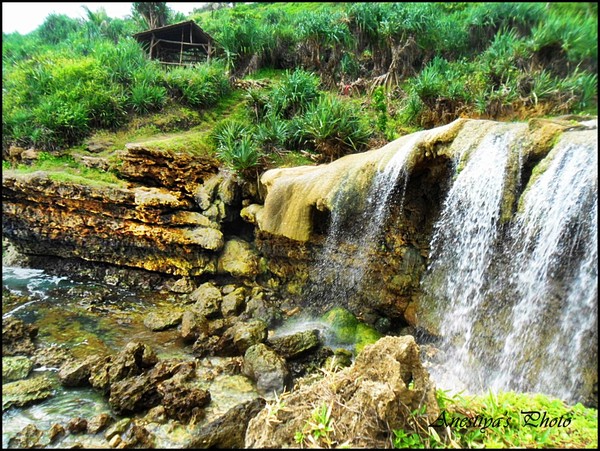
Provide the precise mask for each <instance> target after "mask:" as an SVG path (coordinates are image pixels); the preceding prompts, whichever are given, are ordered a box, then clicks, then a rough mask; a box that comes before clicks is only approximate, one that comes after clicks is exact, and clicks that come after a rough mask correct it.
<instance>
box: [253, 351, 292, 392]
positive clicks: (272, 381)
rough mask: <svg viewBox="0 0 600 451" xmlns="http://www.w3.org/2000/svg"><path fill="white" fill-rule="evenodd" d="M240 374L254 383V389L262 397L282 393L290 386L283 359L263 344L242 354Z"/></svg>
mask: <svg viewBox="0 0 600 451" xmlns="http://www.w3.org/2000/svg"><path fill="white" fill-rule="evenodd" d="M242 374H244V375H245V376H248V377H249V378H250V379H252V380H254V381H255V382H256V389H257V391H258V392H259V393H260V394H262V395H270V394H272V393H273V392H275V393H282V392H283V391H284V390H286V389H289V388H290V384H291V376H290V372H289V370H288V368H287V365H286V363H285V359H283V357H281V356H279V355H278V354H277V353H276V352H275V351H273V350H272V349H271V348H269V347H268V346H267V345H265V344H264V343H258V344H255V345H253V346H250V347H249V348H248V350H247V351H246V353H245V354H244V363H243V366H242Z"/></svg>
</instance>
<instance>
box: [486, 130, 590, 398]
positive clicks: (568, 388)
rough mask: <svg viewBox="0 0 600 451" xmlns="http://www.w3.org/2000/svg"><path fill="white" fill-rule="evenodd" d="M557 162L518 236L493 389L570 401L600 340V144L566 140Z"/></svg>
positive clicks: (535, 193)
mask: <svg viewBox="0 0 600 451" xmlns="http://www.w3.org/2000/svg"><path fill="white" fill-rule="evenodd" d="M551 157H553V158H552V161H551V163H550V165H549V167H548V168H547V169H546V171H545V172H544V173H543V174H541V175H540V176H539V178H538V179H537V180H535V182H534V183H533V184H532V185H531V187H530V189H529V190H528V191H527V192H526V194H525V196H524V200H523V205H522V208H521V212H520V213H519V214H518V215H517V217H516V220H515V222H514V225H513V227H512V230H511V235H512V236H511V238H512V240H511V241H512V243H513V245H512V246H511V247H510V249H509V252H510V254H511V255H512V259H511V260H510V262H511V265H510V271H509V272H508V273H509V274H510V277H511V281H510V282H511V283H510V285H509V286H511V287H514V290H515V293H516V297H515V299H516V303H515V304H514V306H513V308H512V313H511V315H510V323H511V324H512V330H511V332H510V334H509V335H508V337H507V338H506V341H505V344H504V347H503V349H502V352H501V354H499V356H498V363H499V368H500V369H501V371H500V372H498V373H497V375H496V376H495V377H494V379H493V380H492V385H493V386H495V387H509V386H511V385H514V386H516V387H519V388H524V389H528V390H534V391H543V392H550V393H553V394H555V395H557V396H561V397H562V398H565V399H569V398H571V397H572V393H576V392H577V391H578V389H579V387H578V384H579V383H580V379H581V377H582V375H581V374H580V368H581V363H582V362H586V361H588V359H589V358H590V357H591V356H590V353H589V343H593V342H594V341H596V340H597V332H596V331H597V327H596V326H597V297H598V272H597V268H598V235H597V231H598V186H597V184H598V171H597V164H598V147H597V142H596V143H592V142H588V143H572V142H569V141H568V140H566V139H563V140H561V141H560V142H559V143H558V144H557V145H556V147H555V149H554V154H553V155H551ZM565 295H566V296H565ZM548 331H551V333H548ZM531 350H535V353H536V354H538V355H540V361H541V362H542V365H543V368H538V367H536V366H535V360H534V359H532V358H531V356H530V355H528V354H529V353H531Z"/></svg>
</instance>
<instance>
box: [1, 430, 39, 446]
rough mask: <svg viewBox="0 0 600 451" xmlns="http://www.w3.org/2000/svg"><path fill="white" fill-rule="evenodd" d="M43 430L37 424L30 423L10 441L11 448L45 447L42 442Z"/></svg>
mask: <svg viewBox="0 0 600 451" xmlns="http://www.w3.org/2000/svg"><path fill="white" fill-rule="evenodd" d="M42 435H43V432H42V431H40V430H39V429H38V428H37V427H35V425H33V424H28V425H27V426H25V427H24V428H23V429H22V430H21V432H19V433H17V435H15V436H14V437H12V438H11V439H10V440H9V441H8V446H9V448H24V449H31V448H43V446H41V444H40V439H41V438H42Z"/></svg>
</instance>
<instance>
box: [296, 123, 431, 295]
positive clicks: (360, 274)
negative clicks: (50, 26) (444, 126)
mask: <svg viewBox="0 0 600 451" xmlns="http://www.w3.org/2000/svg"><path fill="white" fill-rule="evenodd" d="M424 135H425V132H417V133H413V134H411V135H409V136H406V137H405V138H403V139H402V141H401V143H400V146H399V148H398V149H397V150H396V151H395V153H394V154H393V156H392V157H391V158H390V159H389V161H388V162H387V164H385V166H383V167H379V168H378V170H377V171H376V173H375V176H374V178H373V182H372V184H371V186H370V188H369V192H368V194H367V196H366V198H365V201H364V205H363V206H361V207H362V208H357V207H358V206H357V205H349V203H350V202H351V201H350V200H349V199H348V193H347V190H346V186H344V185H342V186H341V187H340V189H339V190H338V191H337V193H336V195H335V197H334V201H333V206H334V208H332V211H331V221H330V225H329V230H328V233H327V238H326V240H325V244H324V246H323V251H322V252H321V253H320V255H319V257H318V259H317V262H316V263H315V265H314V269H313V271H312V280H311V281H310V284H309V288H308V298H309V299H311V300H312V302H318V303H320V304H322V303H324V302H325V303H328V304H331V306H334V305H346V304H347V300H348V299H349V298H351V297H353V296H357V295H359V294H360V291H361V284H362V281H363V278H364V276H365V273H366V271H367V269H368V267H369V265H368V264H366V263H365V262H366V259H368V254H369V252H370V251H371V250H372V249H373V247H374V246H375V244H376V243H377V240H378V236H379V235H380V234H381V231H382V229H383V226H384V224H385V222H386V219H387V218H388V213H389V207H390V202H391V198H392V193H393V192H394V190H395V188H396V186H398V185H400V186H401V193H400V206H402V203H403V202H404V193H405V190H406V183H407V181H408V175H409V174H408V172H407V170H406V164H407V162H408V160H409V158H410V156H411V153H412V152H413V151H414V149H415V148H416V144H417V143H418V142H419V141H420V140H421V139H422V138H423V136H424ZM380 166H381V165H380ZM349 212H350V213H349ZM344 245H349V246H351V248H352V254H353V259H352V260H353V261H352V262H349V261H348V260H347V257H346V255H347V254H345V253H341V254H340V249H341V248H342V247H343V246H344Z"/></svg>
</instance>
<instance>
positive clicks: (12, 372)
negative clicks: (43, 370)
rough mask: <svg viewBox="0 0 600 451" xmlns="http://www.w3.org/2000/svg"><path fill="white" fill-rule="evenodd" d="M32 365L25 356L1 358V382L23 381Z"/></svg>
mask: <svg viewBox="0 0 600 451" xmlns="http://www.w3.org/2000/svg"><path fill="white" fill-rule="evenodd" d="M32 367H33V363H32V362H31V360H29V358H27V357H25V356H16V357H2V380H3V381H5V382H11V381H17V380H19V379H25V378H26V377H27V376H28V375H29V373H30V371H31V368H32Z"/></svg>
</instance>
